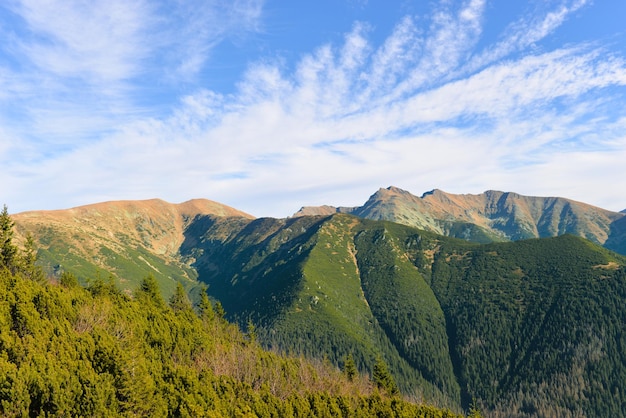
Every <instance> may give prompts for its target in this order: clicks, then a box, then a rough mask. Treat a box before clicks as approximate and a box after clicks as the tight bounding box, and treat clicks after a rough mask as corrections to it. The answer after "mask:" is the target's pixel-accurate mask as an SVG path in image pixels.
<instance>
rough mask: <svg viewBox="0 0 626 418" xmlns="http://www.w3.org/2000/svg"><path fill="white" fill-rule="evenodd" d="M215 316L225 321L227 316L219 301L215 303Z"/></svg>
mask: <svg viewBox="0 0 626 418" xmlns="http://www.w3.org/2000/svg"><path fill="white" fill-rule="evenodd" d="M215 314H216V315H217V317H218V318H220V319H223V318H224V317H225V316H226V311H225V310H224V307H223V306H222V303H221V302H220V301H219V300H218V301H217V302H215Z"/></svg>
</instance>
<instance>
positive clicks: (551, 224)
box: [293, 186, 626, 253]
mask: <svg viewBox="0 0 626 418" xmlns="http://www.w3.org/2000/svg"><path fill="white" fill-rule="evenodd" d="M313 213H323V214H331V213H350V214H353V215H356V216H359V217H362V218H367V219H374V220H388V221H393V222H398V223H401V224H404V225H409V226H415V227H417V228H420V229H425V230H428V231H432V232H435V233H438V234H442V235H448V236H453V237H457V238H463V239H467V240H470V241H477V242H489V241H515V240H519V239H527V238H545V237H552V236H558V235H562V234H565V233H570V234H573V235H577V236H581V237H583V238H586V239H589V240H591V241H593V242H596V243H598V244H601V245H605V246H606V247H607V248H610V249H613V250H615V251H620V252H622V253H623V251H624V247H625V246H626V241H625V239H624V238H623V237H622V236H623V235H624V234H626V229H625V227H626V225H623V224H622V223H623V221H621V220H622V219H623V218H624V216H625V215H626V213H620V212H613V211H609V210H606V209H602V208H599V207H596V206H593V205H589V204H587V203H584V202H579V201H575V200H572V199H567V198H563V197H537V196H524V195H520V194H518V193H514V192H501V191H497V190H487V191H485V192H483V193H481V194H452V193H447V192H444V191H442V190H440V189H433V190H431V191H428V192H425V193H423V194H422V195H421V197H418V196H415V195H413V194H411V193H410V192H408V191H406V190H403V189H400V188H398V187H395V186H390V187H388V188H380V189H379V190H378V191H377V192H376V193H374V194H373V195H371V196H370V198H369V199H368V200H367V201H366V202H365V203H364V204H363V205H362V206H357V207H353V208H335V207H333V206H322V207H303V208H301V209H300V210H299V211H298V212H296V213H295V214H294V215H293V216H306V215H309V214H313Z"/></svg>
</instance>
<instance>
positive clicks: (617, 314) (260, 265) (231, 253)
mask: <svg viewBox="0 0 626 418" xmlns="http://www.w3.org/2000/svg"><path fill="white" fill-rule="evenodd" d="M218 230H220V227H218V226H217V225H215V224H214V225H212V226H211V227H210V228H208V229H206V232H205V234H204V235H203V238H202V240H200V241H199V242H198V243H197V244H198V246H197V247H196V248H198V249H199V250H198V253H202V256H200V257H198V259H197V264H196V267H197V268H198V273H199V278H200V280H202V281H205V282H206V283H208V284H209V286H210V287H209V292H210V293H211V295H213V296H215V297H216V298H217V299H219V300H220V301H222V302H223V303H224V306H225V307H226V310H227V312H229V315H230V316H229V317H230V318H231V319H233V320H235V321H238V322H240V323H241V324H242V325H244V324H246V323H248V321H253V322H254V323H255V324H256V326H257V327H258V335H259V338H260V340H261V342H262V343H263V344H264V345H266V346H267V347H272V348H274V349H277V350H279V351H283V352H288V353H303V354H305V355H307V356H309V357H314V358H328V359H329V360H330V361H331V362H333V363H335V364H338V365H341V364H342V362H343V361H344V360H345V358H347V356H348V355H351V356H352V357H353V358H354V360H355V362H356V364H357V366H358V367H359V369H360V370H361V371H363V372H365V373H372V368H373V364H374V363H375V360H376V359H377V358H382V359H384V361H385V362H386V364H387V365H388V366H389V369H390V371H391V372H392V374H393V375H394V378H395V380H396V381H397V383H398V386H399V387H400V390H401V391H402V392H403V393H405V394H406V395H408V396H413V397H416V398H423V399H427V400H429V401H431V402H437V403H439V404H444V405H451V404H457V405H460V406H462V407H464V408H467V407H468V406H469V404H470V402H471V401H472V399H475V400H476V402H477V403H478V404H479V405H480V406H481V408H483V409H484V410H485V411H488V412H489V413H490V414H491V415H493V416H511V414H513V415H515V414H519V415H520V416H533V415H536V414H540V415H556V416H570V415H571V416H576V415H580V414H584V415H591V416H596V415H605V414H606V413H608V414H613V415H620V414H621V413H623V412H624V411H625V410H626V404H624V401H625V400H626V398H625V397H624V395H623V394H622V392H621V386H620V382H623V381H626V358H625V357H624V356H623V354H621V353H622V352H623V350H622V348H623V347H624V342H625V341H624V340H623V338H624V337H623V335H624V332H623V331H624V323H623V318H625V317H626V304H624V302H625V301H626V298H625V296H626V295H625V294H624V290H623V289H624V288H625V287H624V285H625V283H624V280H625V276H626V274H625V272H626V270H625V268H624V265H625V264H626V263H625V260H624V258H623V257H622V256H619V255H617V254H615V253H612V252H610V251H608V250H606V249H604V248H602V247H600V246H597V245H595V244H592V243H591V242H589V241H586V240H584V239H582V238H577V237H574V236H569V235H565V236H561V237H558V238H550V239H532V240H525V241H517V242H508V243H492V244H483V245H479V244H471V243H468V242H465V241H461V240H456V239H453V238H447V237H443V236H439V235H435V234H432V233H427V232H424V231H420V230H417V229H414V228H411V227H406V226H402V225H399V224H395V223H390V222H381V221H367V220H363V219H359V218H355V217H353V216H350V215H345V214H336V215H332V216H329V217H300V218H294V219H289V220H273V219H259V220H256V221H252V222H250V223H246V224H245V225H243V224H242V225H240V226H239V229H238V230H237V231H236V232H234V233H233V234H232V235H230V236H228V237H226V236H225V235H223V234H222V235H221V237H222V238H221V239H213V238H212V236H213V235H214V234H215V233H216V231H218ZM218 235H219V234H218Z"/></svg>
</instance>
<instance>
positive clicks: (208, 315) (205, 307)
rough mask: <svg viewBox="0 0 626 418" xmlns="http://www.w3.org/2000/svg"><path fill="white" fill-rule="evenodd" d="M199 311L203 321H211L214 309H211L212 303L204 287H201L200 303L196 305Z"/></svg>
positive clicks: (213, 316)
mask: <svg viewBox="0 0 626 418" xmlns="http://www.w3.org/2000/svg"><path fill="white" fill-rule="evenodd" d="M198 309H199V311H200V318H202V319H203V320H205V321H212V320H213V319H214V318H215V311H213V305H212V304H211V300H210V299H209V295H207V293H206V288H203V289H202V293H201V294H200V304H199V305H198Z"/></svg>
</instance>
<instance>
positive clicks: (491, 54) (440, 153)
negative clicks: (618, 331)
mask: <svg viewBox="0 0 626 418" xmlns="http://www.w3.org/2000/svg"><path fill="white" fill-rule="evenodd" d="M47 4H48V6H49V7H51V5H52V3H47ZM112 4H113V3H112ZM229 4H231V3H229ZM232 4H233V5H232V6H226V5H225V4H223V3H221V2H211V3H208V4H207V5H206V7H205V8H201V10H196V9H195V8H192V6H182V8H180V9H176V10H174V11H171V13H169V14H167V15H163V14H162V13H163V12H164V9H159V8H158V7H156V6H153V4H152V3H149V4H148V3H146V4H144V5H143V6H145V7H144V8H143V9H141V10H142V12H144V13H145V16H144V15H143V14H142V13H139V10H140V8H139V6H141V3H134V6H133V7H135V8H136V9H133V10H135V12H134V13H135V14H133V12H131V13H130V14H129V15H125V17H124V18H123V19H122V22H126V23H124V24H123V25H122V28H120V29H119V30H120V31H121V32H120V33H126V34H127V35H128V36H129V37H130V38H131V42H129V43H128V45H125V46H124V47H120V48H119V49H118V50H116V51H115V52H114V53H113V55H112V56H111V57H108V56H107V55H106V53H105V51H104V49H106V48H105V47H108V44H89V43H87V42H86V40H87V39H90V38H93V37H94V36H95V34H97V33H101V32H102V31H106V30H108V29H107V28H109V26H107V25H113V23H111V22H117V20H116V18H115V16H118V15H119V13H121V12H120V10H122V9H123V8H126V7H131V6H128V5H126V3H120V5H119V7H120V9H115V8H114V10H112V11H110V12H107V13H104V12H100V13H98V17H97V19H96V18H95V17H94V19H96V20H97V22H96V23H94V25H93V26H94V28H95V29H94V31H93V32H92V33H91V34H90V35H88V36H86V37H85V43H83V42H82V41H83V40H77V39H76V37H77V35H76V30H77V29H76V26H74V27H73V25H72V24H69V25H68V27H65V28H60V27H57V26H58V25H56V24H53V23H48V22H44V23H41V22H40V21H41V20H42V19H43V18H44V17H45V16H46V10H48V9H46V8H43V9H42V10H39V11H31V12H29V13H32V14H37V13H39V14H41V16H39V15H37V16H39V17H37V16H34V17H33V16H30V15H28V14H27V13H26V12H23V13H24V15H25V16H29V17H28V19H29V22H35V23H32V25H33V26H35V25H39V26H38V27H39V29H38V31H40V32H41V31H43V32H45V33H49V34H50V33H52V34H54V35H53V36H52V35H51V36H50V37H49V38H48V39H58V40H59V41H58V45H56V46H54V48H52V49H51V54H53V55H54V54H58V56H61V55H63V53H62V51H65V50H67V51H69V52H67V56H68V57H70V58H71V60H74V61H75V62H78V63H79V64H78V65H77V66H76V67H75V71H77V74H81V75H82V76H84V77H86V78H88V79H89V80H96V81H97V80H109V81H110V82H112V83H114V84H115V83H117V90H116V91H118V92H121V93H120V96H121V98H120V97H118V98H116V99H114V100H113V99H112V100H110V101H109V100H105V99H102V97H101V96H93V95H89V94H87V95H86V96H85V97H81V96H80V95H72V96H71V97H69V100H68V103H67V104H66V105H65V106H58V103H59V102H60V101H61V99H62V96H54V98H53V99H52V100H50V101H47V100H43V101H41V102H36V103H35V104H36V105H33V104H32V102H29V103H28V105H27V106H28V109H31V110H32V109H37V116H36V117H34V119H33V124H32V125H31V126H30V127H29V129H30V130H31V135H33V133H35V134H36V135H38V136H43V135H44V134H45V133H46V132H48V133H52V134H54V135H56V136H58V137H69V138H72V137H73V136H74V137H77V138H83V141H84V142H83V143H81V144H79V143H77V142H76V141H75V140H74V139H73V140H72V141H71V142H68V143H69V144H71V145H72V146H71V147H69V148H68V149H64V150H63V152H60V153H56V154H55V155H54V157H53V158H49V159H47V158H40V161H39V164H37V165H36V166H32V165H29V166H27V167H26V166H20V165H19V164H14V165H12V166H11V171H10V173H8V174H7V173H4V174H3V176H4V178H1V179H0V180H2V181H4V182H5V184H11V186H9V188H8V189H6V188H5V191H3V193H5V195H6V196H8V197H11V196H23V195H22V194H21V193H20V190H21V189H22V188H24V189H27V190H29V193H30V194H31V195H32V196H35V197H34V198H32V199H33V200H32V201H31V203H29V206H28V208H29V209H36V208H38V207H37V204H38V203H36V202H46V201H48V202H64V203H58V204H57V203H54V204H53V205H55V206H57V207H59V206H72V205H76V204H82V203H89V202H93V201H97V200H108V199H121V198H124V199H141V198H150V197H161V198H166V199H168V200H171V201H182V200H186V199H189V198H192V197H207V198H210V199H214V200H218V201H222V202H223V203H226V204H230V205H233V206H235V207H238V208H239V209H242V210H245V211H248V212H250V213H252V214H255V215H273V216H286V215H289V214H291V213H292V212H294V211H296V210H297V209H298V208H299V207H300V206H301V205H305V204H336V205H356V204H361V203H363V201H364V200H365V199H366V198H367V196H368V195H369V194H371V193H373V192H374V191H375V190H376V189H377V188H378V187H384V186H388V185H391V184H393V185H397V186H399V187H404V188H408V189H409V190H410V191H412V192H414V193H420V192H422V191H424V190H428V189H431V188H441V189H444V190H447V191H450V192H456V193H478V192H481V191H483V190H485V189H502V190H506V191H517V192H519V193H525V194H549V195H554V194H558V195H562V196H565V197H572V198H578V199H579V200H586V201H589V202H591V203H594V202H597V203H596V204H599V203H601V202H606V204H607V205H608V204H610V205H616V204H619V202H625V201H624V200H623V198H622V200H618V199H611V198H610V197H607V196H610V194H607V193H606V192H605V191H603V190H601V188H599V187H597V185H598V184H606V178H614V177H615V178H616V180H615V183H614V184H615V187H616V190H626V188H624V187H623V186H626V184H622V183H623V181H622V180H621V178H626V177H625V176H623V168H622V167H623V163H622V161H623V158H624V157H626V155H624V152H626V151H625V150H626V143H625V140H624V136H623V132H624V130H623V128H624V127H626V126H625V125H626V123H625V122H624V119H623V118H621V117H620V114H619V112H620V106H621V96H620V95H623V93H624V86H625V85H626V63H625V62H624V58H623V57H622V56H620V55H618V54H615V53H611V52H610V51H607V50H606V49H604V48H603V47H600V46H597V45H595V44H593V43H588V44H584V45H570V46H564V47H561V48H557V49H552V50H548V51H543V50H541V49H539V50H537V49H534V48H530V46H531V44H533V43H535V42H539V41H541V39H543V38H545V37H547V36H550V34H551V33H553V32H554V31H555V30H556V29H557V28H558V27H559V25H561V24H562V23H563V22H565V21H566V20H567V19H568V18H569V17H570V16H571V15H572V13H574V12H576V11H577V10H581V8H582V7H583V6H584V5H586V2H585V1H577V2H562V3H560V4H559V5H557V6H556V7H554V8H552V9H551V10H546V11H543V12H542V13H541V14H539V15H537V14H535V15H532V16H530V15H529V16H524V17H523V18H521V19H519V20H517V21H516V22H514V23H512V24H511V25H509V26H508V27H507V29H506V30H505V32H504V34H503V36H502V37H501V38H500V39H499V41H497V42H496V43H492V44H491V45H490V46H489V45H488V46H487V47H486V49H482V50H479V49H477V48H478V45H479V40H480V39H481V36H482V34H483V28H484V25H486V24H488V22H486V21H485V14H484V12H485V2H484V1H478V0H472V1H465V2H463V4H462V5H461V6H460V7H456V8H455V7H453V6H452V5H451V3H450V2H442V5H441V6H439V7H438V8H437V9H436V10H435V13H434V14H433V18H432V20H431V21H429V22H426V23H424V22H423V21H422V20H420V19H418V18H415V17H411V16H407V17H405V18H404V19H402V20H401V21H400V22H399V23H398V24H397V26H396V27H395V28H394V29H393V31H392V33H391V34H390V36H389V37H388V38H387V39H385V40H384V41H383V42H382V43H381V44H380V45H376V44H374V43H373V42H372V41H371V40H370V38H369V35H370V33H371V31H372V30H373V29H372V27H370V26H369V25H368V24H367V23H363V22H361V23H355V24H354V26H353V28H352V30H351V31H349V32H348V33H347V34H346V36H345V38H344V41H343V43H342V44H341V45H332V44H325V45H322V46H320V47H319V48H317V49H316V50H314V51H312V52H310V53H308V54H305V55H303V56H302V58H301V60H300V61H299V62H297V63H295V64H293V63H288V62H285V61H284V60H283V59H281V58H271V59H267V60H263V61H261V62H255V63H251V65H250V66H249V68H248V71H247V72H246V73H245V74H244V76H243V78H242V79H241V81H240V82H239V84H238V85H237V90H236V91H235V92H234V93H231V94H224V93H220V92H217V91H210V90H208V89H206V88H202V86H196V89H195V91H193V92H192V93H191V94H185V95H182V96H181V97H180V98H179V99H178V102H177V104H176V105H175V106H174V109H173V110H172V111H171V112H170V114H169V115H168V116H166V117H163V116H162V115H161V114H160V113H159V112H153V113H148V114H143V113H142V112H143V110H144V109H143V108H142V107H141V106H139V105H136V104H134V102H133V92H132V89H133V88H134V89H138V88H144V86H142V87H136V86H135V85H133V84H127V79H129V78H131V79H132V78H133V77H136V76H137V75H138V74H142V73H145V72H149V71H159V70H155V69H153V68H152V67H146V65H148V64H151V65H153V64H154V60H156V59H157V55H158V53H160V52H166V53H167V54H169V55H167V56H165V57H163V58H162V61H161V62H162V63H164V65H165V67H166V68H165V69H164V70H163V72H162V74H163V75H170V76H172V77H175V78H176V77H180V76H183V77H185V78H188V77H189V78H193V77H194V74H196V73H197V72H198V71H199V69H200V68H201V67H202V66H203V65H204V63H205V62H206V60H207V59H209V57H210V53H211V48H213V47H214V46H215V45H216V44H217V43H218V42H221V41H222V40H223V39H225V38H226V37H228V36H231V35H229V34H232V33H234V31H235V27H236V26H237V25H238V24H239V23H241V25H242V28H243V29H242V31H243V33H244V34H245V33H247V32H249V31H257V30H262V29H261V24H260V23H259V22H260V20H259V19H260V17H261V5H262V4H261V3H260V2H236V3H232ZM193 5H194V7H197V6H198V3H193ZM103 7H105V9H104V10H109V9H108V8H109V7H113V6H103ZM72 13H74V14H75V15H76V16H77V17H76V18H79V13H81V9H80V8H78V9H77V10H75V11H73V12H72ZM84 13H85V15H84V16H86V17H85V19H86V21H89V17H90V16H91V15H90V14H89V13H91V12H89V13H87V12H84ZM156 13H161V14H160V15H159V14H156ZM94 16H95V15H94ZM103 16H112V17H111V19H112V21H111V22H109V23H107V21H106V19H103ZM172 16H174V17H172ZM100 19H103V22H100ZM124 19H125V20H124ZM37 22H40V23H37ZM181 22H184V24H183V23H181ZM179 27H180V29H181V30H180V33H178V34H177V36H176V37H172V38H171V39H167V38H168V36H169V35H173V34H174V31H175V29H177V28H179ZM146 28H160V31H157V34H156V35H154V34H150V33H149V30H148V29H146ZM43 32H42V33H43ZM120 36H122V35H120ZM244 36H245V35H244ZM114 39H115V37H113V40H114ZM133 39H134V40H133ZM113 40H109V41H110V42H113ZM109 41H107V42H109ZM46 42H49V40H48V41H46ZM150 42H153V44H150ZM32 45H36V46H37V45H43V44H42V43H41V42H40V41H36V42H35V41H33V44H32ZM110 47H111V48H115V47H116V46H115V45H110ZM103 48H104V49H103ZM31 50H32V49H25V51H31ZM60 51H61V52H60ZM135 52H136V54H135ZM504 57H506V60H503V59H502V58H504ZM38 59H40V60H44V61H45V62H50V63H51V64H50V68H51V69H50V73H54V74H57V75H59V74H61V75H63V77H62V78H61V79H60V81H59V79H58V78H56V76H55V77H53V76H52V75H51V74H46V75H45V77H44V79H50V80H52V82H54V83H57V82H58V83H60V87H59V86H55V87H54V88H52V89H51V91H57V90H60V91H63V88H64V86H66V85H67V84H66V83H68V81H67V80H69V79H70V78H71V77H73V74H74V73H72V71H74V70H72V69H70V68H69V67H68V64H67V63H63V62H61V63H58V64H57V63H56V60H57V59H58V57H57V58H54V57H49V56H43V57H41V58H38ZM159 59H160V58H159ZM71 60H70V61H71ZM44 61H41V63H43V62H44ZM34 62H37V63H39V62H40V61H34ZM94 63H100V64H98V65H101V67H102V68H95V67H94V65H95V64H94ZM42 65H43V64H42ZM81 65H82V66H84V68H82V67H81ZM96 66H97V65H96ZM66 67H67V68H66ZM13 76H15V74H14V73H11V71H9V70H7V69H6V68H5V69H4V70H3V71H0V85H2V84H1V83H5V84H6V83H9V81H7V80H9V79H10V78H11V77H13ZM29 77H31V78H32V77H34V76H32V75H31V76H29ZM24 80H25V79H22V81H24ZM17 85H20V84H19V83H18V84H17ZM24 85H26V86H28V83H24ZM133 86H134V87H133ZM31 88H32V86H31ZM126 88H130V89H131V90H130V91H125V89H126ZM16 90H21V87H20V88H19V89H17V88H16ZM0 94H2V93H0ZM5 94H6V93H5ZM9 96H11V97H15V96H20V94H19V93H15V92H11V93H9ZM113 96H115V95H111V96H109V97H113ZM93 98H97V99H98V100H101V102H100V105H99V106H95V107H92V106H89V107H85V108H84V109H81V104H84V103H86V101H88V100H90V99H93ZM0 100H2V99H1V98H0ZM51 103H57V106H56V107H52V106H51V105H50V104H51ZM112 106H115V107H116V109H114V110H112V109H110V107H112ZM148 110H150V109H148ZM70 116H71V117H70ZM0 117H2V116H0ZM3 118H5V119H6V116H4V117H3ZM107 124H109V125H112V126H110V127H109V129H107V128H106V127H105V126H106V125H107ZM90 126H91V127H92V128H91V129H90ZM5 130H6V128H5ZM9 131H11V129H9V130H8V131H5V132H0V135H2V137H3V138H10V137H11V135H13V136H15V134H14V132H15V131H12V132H9ZM20 132H21V131H20ZM89 135H92V136H93V135H96V136H97V135H99V140H97V141H85V140H84V138H86V137H88V136H89ZM3 141H4V142H3ZM7 141H8V139H6V140H5V139H2V138H0V161H2V162H4V161H7V160H8V159H11V158H12V156H13V157H14V156H15V155H19V156H21V157H23V156H26V155H31V153H32V152H33V150H32V145H31V146H26V147H20V148H19V149H18V150H16V149H15V148H13V147H8V146H7V145H6V144H8V142H7ZM59 141H60V140H59ZM48 152H49V151H48ZM43 154H44V153H42V155H43ZM624 181H626V180H624ZM7 182H8V183H7ZM33 185H36V186H33ZM594 185H596V186H594ZM33 187H36V190H35V189H33ZM0 197H3V198H6V197H4V196H0ZM583 197H584V199H583ZM0 203H1V202H0ZM621 206H626V202H625V203H622V204H621ZM609 208H610V209H615V210H620V209H623V208H622V207H614V206H611V207H609Z"/></svg>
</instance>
